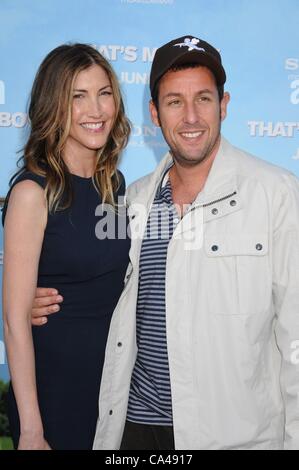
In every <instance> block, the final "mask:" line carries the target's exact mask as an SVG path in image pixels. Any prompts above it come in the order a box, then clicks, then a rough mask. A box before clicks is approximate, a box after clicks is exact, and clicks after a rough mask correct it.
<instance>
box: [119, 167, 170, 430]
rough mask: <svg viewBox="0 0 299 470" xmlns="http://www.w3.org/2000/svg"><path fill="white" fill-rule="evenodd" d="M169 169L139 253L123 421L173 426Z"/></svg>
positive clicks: (154, 205)
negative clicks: (167, 302) (132, 348)
mask: <svg viewBox="0 0 299 470" xmlns="http://www.w3.org/2000/svg"><path fill="white" fill-rule="evenodd" d="M168 172H169V168H168V170H167V171H166V172H165V174H164V177H163V178H162V183H161V184H160V185H159V187H158V190H157V193H156V196H155V199H154V202H153V205H152V208H151V211H150V214H149V217H148V221H147V226H146V230H145V235H144V238H143V241H142V247H141V254H140V265H139V270H140V271H139V290H138V299H137V323H136V336H137V346H138V352H137V359H136V362H135V366H134V370H133V374H132V379H131V387H130V395H129V405H128V413H127V420H128V421H133V422H135V423H142V424H156V425H172V404H171V386H170V377H169V365H168V353H167V341H166V314H165V276H166V261H167V250H168V245H169V241H170V239H171V238H172V235H173V232H174V229H175V227H176V225H177V224H178V222H179V216H178V214H177V212H176V210H175V207H174V205H173V202H172V194H171V185H170V180H169V178H168ZM165 175H166V176H165Z"/></svg>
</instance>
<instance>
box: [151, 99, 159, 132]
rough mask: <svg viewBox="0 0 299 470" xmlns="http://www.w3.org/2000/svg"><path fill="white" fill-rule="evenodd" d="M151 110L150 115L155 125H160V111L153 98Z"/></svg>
mask: <svg viewBox="0 0 299 470" xmlns="http://www.w3.org/2000/svg"><path fill="white" fill-rule="evenodd" d="M149 111H150V115H151V118H152V121H153V123H154V124H155V126H157V127H160V119H159V113H158V110H157V108H156V106H155V104H154V102H153V100H150V102H149Z"/></svg>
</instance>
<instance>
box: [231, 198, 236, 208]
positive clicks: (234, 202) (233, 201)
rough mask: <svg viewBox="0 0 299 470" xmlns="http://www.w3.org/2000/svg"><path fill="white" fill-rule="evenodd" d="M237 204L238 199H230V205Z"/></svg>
mask: <svg viewBox="0 0 299 470" xmlns="http://www.w3.org/2000/svg"><path fill="white" fill-rule="evenodd" d="M236 204H237V201H235V200H234V199H233V200H232V201H230V205H231V206H232V207H234V206H235V205H236Z"/></svg>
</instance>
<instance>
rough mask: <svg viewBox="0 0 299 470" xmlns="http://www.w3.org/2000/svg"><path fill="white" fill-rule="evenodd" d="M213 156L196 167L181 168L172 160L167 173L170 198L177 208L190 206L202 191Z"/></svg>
mask: <svg viewBox="0 0 299 470" xmlns="http://www.w3.org/2000/svg"><path fill="white" fill-rule="evenodd" d="M214 159H215V155H213V156H211V157H209V158H207V159H206V160H204V161H203V162H201V163H199V164H198V165H190V166H182V165H180V163H179V162H177V161H176V160H174V165H173V166H172V167H171V169H170V172H169V178H170V183H171V189H172V198H173V202H174V203H175V204H178V205H179V206H181V208H182V206H183V205H187V204H191V203H192V202H193V201H194V200H195V199H196V197H197V195H198V194H199V193H200V192H201V191H202V189H203V187H204V185H205V182H206V180H207V178H208V175H209V172H210V169H211V167H212V164H213V161H214Z"/></svg>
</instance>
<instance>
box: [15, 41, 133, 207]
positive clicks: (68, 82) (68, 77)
mask: <svg viewBox="0 0 299 470" xmlns="http://www.w3.org/2000/svg"><path fill="white" fill-rule="evenodd" d="M95 64H96V65H99V66H100V67H102V68H103V69H104V70H105V72H106V73H107V75H108V78H109V80H110V83H111V87H112V92H113V97H114V101H115V110H116V111H115V120H114V123H113V125H112V129H111V132H110V135H109V138H108V140H107V142H106V144H105V145H104V147H103V148H101V149H99V150H98V152H97V158H96V163H95V170H94V175H93V183H94V185H95V188H96V189H97V191H98V192H99V194H100V195H101V198H102V202H103V203H104V202H105V203H106V204H111V205H113V206H115V204H116V202H115V200H114V194H115V192H116V191H117V189H118V187H119V184H120V181H119V177H118V173H117V169H116V168H117V163H118V159H119V155H120V153H121V151H122V149H123V148H124V147H125V146H126V144H127V142H128V138H129V134H130V123H129V121H128V119H127V118H126V116H125V112H124V105H123V100H122V97H121V93H120V89H119V84H118V80H117V77H116V75H115V73H114V71H113V69H112V67H111V66H110V64H109V62H108V61H107V60H106V59H105V58H104V57H103V56H102V55H101V54H100V53H99V52H98V51H97V50H96V49H94V48H93V47H92V46H89V45H87V44H71V45H68V44H65V45H62V46H59V47H57V48H56V49H54V50H53V51H51V52H50V53H49V54H48V55H47V57H46V58H45V59H44V60H43V62H42V63H41V65H40V67H39V69H38V72H37V74H36V77H35V80H34V83H33V87H32V91H31V99H30V104H29V113H28V114H29V120H30V135H29V139H28V141H27V143H26V145H25V148H24V157H23V168H21V170H20V172H22V171H26V170H28V171H31V172H34V173H37V174H39V175H42V176H46V180H47V183H46V196H47V201H48V207H49V211H50V212H55V211H56V210H58V209H60V210H62V209H65V208H67V207H69V206H70V204H71V201H72V190H71V180H70V174H69V171H68V169H67V166H66V164H65V163H64V161H63V158H62V155H63V149H64V146H65V143H66V140H67V137H68V135H69V131H70V126H71V113H72V97H73V87H74V82H75V80H76V78H77V76H78V74H79V72H81V71H82V70H85V69H87V68H88V67H90V66H92V65H95ZM20 172H18V174H19V173H20Z"/></svg>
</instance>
